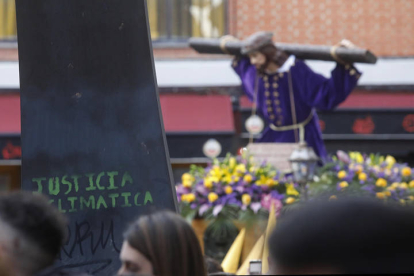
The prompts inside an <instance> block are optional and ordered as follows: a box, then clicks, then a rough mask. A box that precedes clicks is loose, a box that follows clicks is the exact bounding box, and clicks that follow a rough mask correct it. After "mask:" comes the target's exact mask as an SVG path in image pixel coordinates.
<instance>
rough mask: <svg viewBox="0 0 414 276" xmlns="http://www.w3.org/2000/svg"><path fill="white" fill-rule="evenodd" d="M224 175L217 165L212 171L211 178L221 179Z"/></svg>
mask: <svg viewBox="0 0 414 276" xmlns="http://www.w3.org/2000/svg"><path fill="white" fill-rule="evenodd" d="M222 174H223V172H222V170H221V169H220V167H219V166H217V165H216V166H213V168H212V169H211V170H210V176H214V177H217V178H220V177H221V175H222Z"/></svg>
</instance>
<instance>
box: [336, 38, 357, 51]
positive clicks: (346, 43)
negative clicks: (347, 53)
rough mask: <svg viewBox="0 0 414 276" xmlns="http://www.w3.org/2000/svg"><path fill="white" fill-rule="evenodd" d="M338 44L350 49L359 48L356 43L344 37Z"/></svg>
mask: <svg viewBox="0 0 414 276" xmlns="http://www.w3.org/2000/svg"><path fill="white" fill-rule="evenodd" d="M338 46H339V47H344V48H348V49H352V48H357V47H356V46H355V44H354V43H352V42H351V41H349V40H348V39H342V40H341V42H339V43H338Z"/></svg>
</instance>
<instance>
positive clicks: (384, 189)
mask: <svg viewBox="0 0 414 276" xmlns="http://www.w3.org/2000/svg"><path fill="white" fill-rule="evenodd" d="M413 173H414V170H413V169H411V168H410V167H409V166H408V165H406V164H401V163H397V162H396V160H395V158H394V157H392V156H387V157H384V156H380V155H373V154H371V155H364V154H361V153H359V152H350V153H349V154H348V153H345V152H343V151H338V152H337V154H336V155H335V156H333V157H332V162H329V163H327V164H326V165H325V166H324V167H322V168H319V170H318V171H317V174H316V176H315V177H314V181H313V182H312V183H309V184H308V186H307V189H308V193H309V198H310V199H312V198H315V197H318V198H326V199H330V200H335V199H337V198H340V197H342V196H350V195H351V196H372V197H375V198H377V199H379V200H383V201H386V202H393V203H400V204H404V205H405V204H414V174H413ZM176 189H177V197H178V202H179V203H180V207H181V212H182V215H183V216H184V217H186V218H187V219H189V220H192V219H194V218H204V219H205V218H207V219H208V218H215V217H217V216H219V215H222V216H224V217H227V218H232V219H239V220H244V219H246V220H248V219H250V218H252V217H257V216H260V215H262V216H263V217H264V218H265V217H267V216H268V213H269V209H270V206H271V204H274V205H275V206H276V214H277V215H278V214H279V213H280V211H281V210H282V208H284V207H286V206H288V205H292V204H294V203H297V202H299V201H300V193H299V191H298V190H299V189H298V185H297V184H294V183H293V181H292V178H291V176H289V175H284V174H282V173H281V172H279V171H278V170H276V169H275V168H273V167H272V166H271V165H269V164H266V163H262V164H256V163H254V162H253V160H252V157H250V156H248V155H247V154H246V153H245V154H244V155H242V156H237V157H234V156H232V155H230V154H228V155H227V156H226V158H224V160H223V161H221V162H220V161H218V160H217V159H215V160H213V162H212V163H211V164H210V165H209V166H207V167H206V168H203V167H200V166H195V165H193V166H191V169H190V171H189V172H188V173H185V174H184V175H183V176H182V182H181V183H180V184H179V185H177V186H176Z"/></svg>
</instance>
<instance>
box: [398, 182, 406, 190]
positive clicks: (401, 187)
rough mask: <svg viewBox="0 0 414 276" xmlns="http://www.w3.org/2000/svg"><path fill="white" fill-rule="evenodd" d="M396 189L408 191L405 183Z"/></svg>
mask: <svg viewBox="0 0 414 276" xmlns="http://www.w3.org/2000/svg"><path fill="white" fill-rule="evenodd" d="M398 188H400V189H402V190H406V189H408V184H407V183H405V182H403V183H401V184H400V185H399V186H398Z"/></svg>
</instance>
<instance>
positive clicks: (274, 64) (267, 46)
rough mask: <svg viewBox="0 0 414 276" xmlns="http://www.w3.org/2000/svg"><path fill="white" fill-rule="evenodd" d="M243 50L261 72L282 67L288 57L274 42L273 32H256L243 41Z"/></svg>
mask: <svg viewBox="0 0 414 276" xmlns="http://www.w3.org/2000/svg"><path fill="white" fill-rule="evenodd" d="M241 51H242V54H243V55H248V56H249V58H250V63H251V64H252V65H254V66H255V67H256V68H257V69H258V70H259V72H261V73H263V72H265V71H266V70H274V69H277V68H279V67H281V66H282V65H283V64H284V63H285V61H286V59H287V58H288V55H287V54H286V53H285V52H283V51H281V50H279V49H278V48H277V47H276V46H275V44H274V43H273V33H271V32H257V33H254V34H253V35H251V36H250V37H248V38H247V39H246V40H245V41H244V42H243V46H242V50H241Z"/></svg>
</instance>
